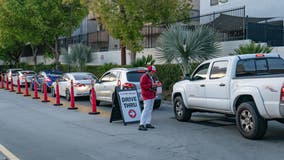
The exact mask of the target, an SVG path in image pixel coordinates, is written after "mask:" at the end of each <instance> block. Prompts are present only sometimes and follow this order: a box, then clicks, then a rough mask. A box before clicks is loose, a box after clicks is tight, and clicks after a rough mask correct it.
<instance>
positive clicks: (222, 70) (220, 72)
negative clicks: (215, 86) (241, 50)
mask: <svg viewBox="0 0 284 160" xmlns="http://www.w3.org/2000/svg"><path fill="white" fill-rule="evenodd" d="M227 65H228V61H219V62H214V63H213V66H212V69H211V73H210V79H219V78H223V77H225V76H226V73H227Z"/></svg>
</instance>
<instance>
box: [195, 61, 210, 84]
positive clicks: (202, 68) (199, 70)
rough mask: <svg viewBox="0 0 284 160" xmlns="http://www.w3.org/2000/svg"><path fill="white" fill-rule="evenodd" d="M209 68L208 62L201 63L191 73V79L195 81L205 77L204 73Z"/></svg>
mask: <svg viewBox="0 0 284 160" xmlns="http://www.w3.org/2000/svg"><path fill="white" fill-rule="evenodd" d="M208 68H209V63H206V64H203V65H201V66H199V67H198V68H197V69H196V70H195V72H194V73H193V75H192V77H191V80H192V81H196V80H204V79H206V74H207V71H208Z"/></svg>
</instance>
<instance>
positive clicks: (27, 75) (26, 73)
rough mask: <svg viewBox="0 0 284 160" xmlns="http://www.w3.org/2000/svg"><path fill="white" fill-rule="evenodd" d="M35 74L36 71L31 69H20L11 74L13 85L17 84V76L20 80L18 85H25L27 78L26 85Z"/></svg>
mask: <svg viewBox="0 0 284 160" xmlns="http://www.w3.org/2000/svg"><path fill="white" fill-rule="evenodd" d="M35 75H36V73H35V72H34V71H31V70H22V71H17V72H16V73H15V74H14V75H13V85H16V86H17V85H18V77H19V80H20V86H24V85H25V79H27V83H28V85H30V84H31V82H32V79H33V78H34V76H35Z"/></svg>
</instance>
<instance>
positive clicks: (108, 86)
mask: <svg viewBox="0 0 284 160" xmlns="http://www.w3.org/2000/svg"><path fill="white" fill-rule="evenodd" d="M146 71H147V68H144V67H143V68H142V67H138V68H113V69H111V70H109V71H107V72H106V73H104V74H103V75H102V77H101V78H100V79H99V81H97V83H95V91H96V100H97V101H96V103H97V105H99V104H100V102H101V101H103V102H112V97H113V95H114V91H115V87H116V86H121V87H122V88H134V87H136V88H137V92H138V97H139V101H140V102H141V103H142V101H143V100H142V96H141V88H140V77H141V76H142V75H143V74H144V73H145V72H146ZM161 101H162V83H161V82H159V81H158V87H157V94H156V99H155V103H154V109H158V108H159V107H160V105H161Z"/></svg>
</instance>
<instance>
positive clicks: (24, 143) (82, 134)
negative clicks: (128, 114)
mask: <svg viewBox="0 0 284 160" xmlns="http://www.w3.org/2000/svg"><path fill="white" fill-rule="evenodd" d="M40 97H41V98H42V95H41V94H40ZM49 99H50V100H51V102H49V103H42V102H41V100H33V99H32V98H31V97H24V96H23V95H17V94H15V93H14V92H9V91H7V90H3V89H1V90H0V110H1V112H0V131H1V132H0V144H1V145H3V146H4V147H6V148H7V149H8V150H9V151H10V152H12V153H13V154H14V155H15V156H17V157H18V158H19V159H26V160H38V159H41V160H45V159H46V160H47V159H74V160H75V159H76V160H77V159H84V160H88V159H90V160H94V159H114V158H117V157H120V159H186V160H188V159H216V160H220V159H276V158H279V157H282V155H283V154H282V153H281V151H282V148H283V146H284V134H283V133H284V126H283V125H282V124H280V123H277V122H274V121H271V122H269V128H268V132H267V133H266V135H265V137H264V139H262V140H258V141H252V140H247V139H245V138H243V137H242V136H241V135H240V134H239V133H238V131H237V128H236V126H235V122H234V119H233V118H227V117H225V116H224V115H221V114H208V113H195V114H193V118H192V120H191V121H190V122H178V121H177V120H176V119H175V118H174V114H173V111H172V106H171V104H170V102H163V103H162V106H161V108H160V109H158V110H154V112H153V124H154V125H155V126H156V127H157V128H155V129H153V130H149V131H147V132H141V131H138V130H137V127H138V124H137V123H132V124H128V125H127V126H124V125H123V123H122V122H121V121H117V122H112V123H110V122H109V118H110V112H111V105H110V104H104V103H102V104H101V105H100V106H98V107H97V109H98V111H100V112H101V114H100V115H89V114H87V112H89V111H90V110H91V107H90V106H91V105H90V104H89V101H88V98H86V99H84V98H83V99H79V100H77V101H76V106H77V107H79V109H78V111H73V110H72V111H71V110H68V109H67V107H69V102H67V101H65V100H64V99H63V98H61V100H62V103H63V104H64V105H63V106H62V107H58V106H57V107H56V106H53V103H54V98H50V97H49Z"/></svg>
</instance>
